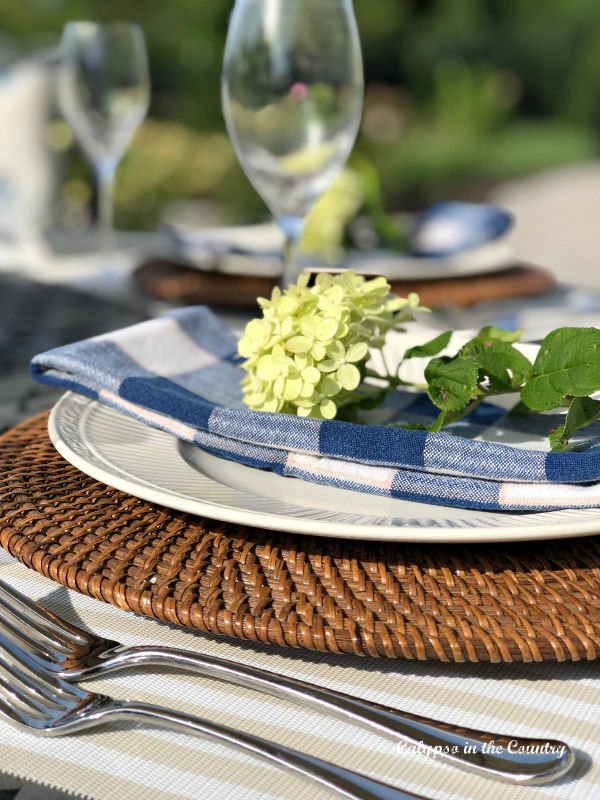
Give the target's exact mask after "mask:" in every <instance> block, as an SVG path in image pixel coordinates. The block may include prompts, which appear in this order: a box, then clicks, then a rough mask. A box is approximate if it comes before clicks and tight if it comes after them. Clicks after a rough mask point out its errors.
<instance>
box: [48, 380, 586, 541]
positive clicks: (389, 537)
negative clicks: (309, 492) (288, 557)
mask: <svg viewBox="0 0 600 800" xmlns="http://www.w3.org/2000/svg"><path fill="white" fill-rule="evenodd" d="M73 398H79V399H81V400H82V401H85V403H86V406H85V410H84V413H82V414H81V415H80V417H79V420H78V424H79V425H81V424H82V421H83V420H84V419H85V418H86V416H87V415H88V414H89V413H91V411H92V410H98V409H99V410H100V413H102V412H103V411H106V412H112V413H115V414H118V415H119V416H120V417H121V418H122V419H123V420H124V421H125V422H126V423H127V422H129V423H132V424H133V423H137V424H138V425H142V426H143V423H141V422H139V421H137V420H135V419H133V418H132V417H129V416H127V415H126V414H123V413H122V412H119V411H118V410H117V409H113V408H110V407H108V406H106V405H105V404H103V403H100V402H99V401H98V400H93V399H92V398H89V397H85V396H83V395H80V394H77V393H75V392H72V391H67V392H66V393H65V394H63V395H62V396H61V397H60V398H59V399H58V401H57V402H56V403H55V405H54V406H53V408H52V410H51V412H50V415H49V417H48V435H49V437H50V440H51V442H52V444H53V445H54V447H55V448H56V450H57V451H58V452H59V453H60V455H61V456H62V457H63V458H64V459H65V460H66V461H68V462H69V463H70V464H72V465H73V466H74V467H76V468H77V469H78V470H80V471H81V472H83V473H84V474H86V475H88V476H90V477H92V478H94V480H98V481H101V482H102V483H105V484H107V485H108V486H111V487H112V488H114V489H117V490H119V491H123V492H125V493H127V494H130V495H133V496H134V497H138V498H140V499H142V500H146V501H147V502H150V503H156V504H158V505H162V506H165V507H167V508H171V509H174V510H176V511H183V512H184V513H189V514H193V515H195V516H206V517H209V518H211V519H215V520H217V521H220V522H229V523H234V524H240V525H245V526H250V527H258V528H265V529H267V530H273V531H278V532H283V533H294V534H302V535H307V536H320V537H323V538H333V539H363V540H369V541H382V542H384V541H387V542H397V543H419V544H458V543H460V544H485V543H489V544H497V543H502V542H518V541H540V540H549V539H570V538H577V537H581V536H589V535H594V534H596V535H598V534H600V522H599V521H598V520H597V519H585V520H580V521H579V522H577V521H569V522H567V523H565V521H564V520H562V521H558V520H557V522H556V523H554V524H548V523H545V524H543V525H540V526H536V525H528V526H519V525H515V526H511V527H506V528H494V527H488V526H480V525H479V526H476V525H472V526H471V525H469V526H468V527H464V528H461V527H456V526H452V527H448V528H441V527H437V526H429V527H427V526H419V527H417V526H408V525H407V526H395V525H387V526H386V525H375V524H367V523H351V522H348V521H344V522H334V521H331V520H328V519H324V520H321V519H314V518H313V519H311V518H310V517H300V516H298V517H295V516H290V515H285V514H274V513H271V512H262V511H255V510H252V509H246V510H245V509H238V508H235V507H231V506H225V505H220V504H218V503H215V502H212V501H210V500H202V499H198V498H195V497H190V496H188V495H185V494H180V493H177V492H174V491H173V490H171V489H168V488H165V487H161V486H158V485H156V484H152V483H150V482H148V481H146V480H145V479H144V478H142V477H136V476H131V475H129V476H128V477H126V473H125V472H124V471H123V470H121V469H120V468H119V466H118V465H117V464H109V466H110V467H112V468H113V469H115V470H117V471H118V472H119V473H121V474H115V473H114V472H110V471H109V470H106V469H104V468H103V467H102V466H100V465H98V464H96V463H93V462H90V461H87V460H86V459H85V458H83V457H82V456H80V455H79V454H78V453H77V452H75V451H74V450H73V448H72V447H71V445H70V444H69V441H68V437H67V438H66V437H65V436H64V435H63V433H62V432H61V431H60V430H59V426H58V424H57V423H58V420H59V419H60V414H61V413H62V412H63V409H64V406H65V405H68V404H69V403H70V402H71V401H72V400H73ZM152 430H153V431H155V432H156V433H158V434H162V435H163V436H164V437H165V441H170V442H171V445H172V447H171V449H170V454H171V455H173V454H174V455H175V456H176V457H177V459H178V460H180V462H182V463H183V464H185V466H186V468H187V469H189V470H190V471H194V472H195V474H198V473H197V472H196V470H194V468H193V467H192V466H191V465H190V464H188V463H187V462H186V461H185V459H183V457H182V456H181V455H180V454H179V452H178V448H177V442H178V440H177V438H176V437H175V436H173V435H172V434H169V433H167V432H166V431H161V430H159V429H152ZM165 452H169V451H168V450H165ZM99 457H100V456H99ZM100 458H101V459H102V461H106V459H104V458H103V457H100ZM132 478H134V480H132ZM205 478H206V479H207V480H211V481H213V482H214V483H217V481H214V479H212V478H210V477H209V476H205ZM296 480H300V479H298V478H296ZM219 485H221V484H219ZM228 488H230V487H228ZM232 491H234V492H237V491H238V490H235V489H232ZM423 507H424V509H426V508H428V507H432V506H430V505H429V504H427V503H423ZM435 507H436V508H439V506H435ZM569 510H571V511H574V512H577V511H580V510H581V511H584V510H585V511H589V510H590V509H569ZM482 513H485V512H482ZM494 513H499V512H494ZM539 513H540V514H560V513H561V512H560V511H555V512H552V511H551V512H539ZM565 525H566V526H568V527H567V531H566V532H565V530H564V526H565ZM540 528H541V529H542V530H540ZM554 528H556V530H554Z"/></svg>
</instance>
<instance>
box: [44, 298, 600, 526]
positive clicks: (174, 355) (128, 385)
mask: <svg viewBox="0 0 600 800" xmlns="http://www.w3.org/2000/svg"><path fill="white" fill-rule="evenodd" d="M235 354H236V339H235V337H234V335H233V334H232V332H231V331H230V330H229V329H228V328H227V327H226V326H225V324H224V323H222V322H221V321H220V320H218V319H217V317H215V316H214V315H213V314H212V313H211V312H210V311H209V310H208V309H207V308H204V307H196V308H186V309H181V310H178V311H174V312H171V313H168V314H166V315H164V316H162V317H159V318H158V319H155V320H151V321H148V322H143V323H140V324H138V325H133V326H131V327H129V328H125V329H124V330H120V331H116V332H114V333H109V334H105V335H102V336H98V337H95V338H93V339H88V340H85V341H82V342H77V343H75V344H71V345H67V346H65V347H60V348H57V349H55V350H51V351H49V352H47V353H43V354H41V355H39V356H36V357H35V358H34V359H33V361H32V363H31V371H32V374H33V376H34V377H35V378H36V379H37V380H39V381H41V382H43V383H48V384H52V385H55V386H62V387H64V388H65V389H71V390H74V391H76V392H81V393H82V394H85V395H87V396H88V397H92V398H94V399H97V400H99V401H100V402H101V403H104V404H106V405H108V406H111V407H112V408H115V409H118V410H119V411H122V412H123V413H125V414H129V415H130V416H132V417H135V418H136V419H138V420H141V421H142V422H145V423H147V424H149V425H153V426H155V427H157V428H161V429H162V430H165V431H168V432H170V433H172V434H173V435H174V436H176V437H178V438H180V439H182V440H184V441H187V442H191V443H193V444H195V445H197V446H198V447H201V448H203V449H205V450H209V451H210V452H212V453H215V454H217V455H219V456H224V457H225V458H229V459H232V460H234V461H238V462H241V463H243V464H247V465H250V466H253V467H260V468H263V469H269V470H272V471H274V472H277V473H279V474H281V475H286V476H292V477H297V478H302V479H305V480H311V481H315V482H317V483H325V484H330V485H334V486H338V487H341V488H345V489H355V490H360V491H365V492H371V493H374V494H380V495H386V496H389V497H398V498H403V499H407V500H413V501H422V502H427V503H435V504H439V505H448V506H458V507H462V508H474V509H490V510H509V509H511V510H514V509H520V510H550V509H557V508H577V507H581V508H583V507H595V506H600V482H599V483H596V481H600V435H599V434H600V431H599V430H598V426H596V427H594V426H590V428H589V429H587V433H588V434H591V436H592V444H591V445H589V446H587V447H586V448H585V449H581V451H580V452H571V453H550V452H545V451H543V450H542V449H535V448H533V447H523V446H518V445H519V437H521V444H522V442H524V441H527V439H531V429H532V426H534V425H540V424H543V425H544V426H545V430H547V428H548V427H550V424H549V422H548V421H547V420H544V419H542V418H541V417H540V415H532V417H531V418H529V417H528V418H527V419H526V421H525V422H523V420H521V421H519V419H518V418H515V419H511V418H509V417H506V416H505V415H504V412H502V411H501V410H500V409H498V408H495V407H491V406H485V405H482V406H480V407H479V408H478V409H477V410H476V413H473V414H472V415H471V416H470V417H469V418H468V419H466V420H463V421H461V422H460V423H458V424H457V425H456V426H455V427H454V431H455V433H454V434H451V433H427V432H425V431H420V430H406V429H402V428H390V427H385V426H383V425H357V424H352V423H347V422H340V421H336V420H331V421H322V420H316V419H309V418H304V419H303V418H300V417H294V416H291V415H287V414H270V413H264V412H257V411H249V410H248V409H246V408H245V407H244V405H243V403H242V401H241V392H240V387H239V382H240V379H241V377H242V375H243V372H242V370H241V368H240V367H239V366H238V361H237V359H236V355H235ZM395 399H396V400H397V402H398V404H399V406H401V408H399V411H398V413H399V416H400V417H401V418H404V419H407V420H409V421H415V419H419V418H421V419H422V418H424V417H425V418H426V417H427V416H428V415H430V416H431V415H433V414H434V413H435V410H434V409H433V407H432V406H431V405H430V404H429V401H428V400H427V398H425V397H424V396H419V395H408V396H401V395H398V397H397V398H395ZM534 416H535V418H534ZM486 437H487V440H486ZM492 440H495V441H492ZM498 440H504V441H507V440H508V441H511V442H516V445H515V444H513V445H510V446H509V445H507V444H502V443H498ZM594 441H595V443H594ZM539 442H540V445H539V446H540V447H543V442H544V439H543V437H542V436H541V435H540V437H539Z"/></svg>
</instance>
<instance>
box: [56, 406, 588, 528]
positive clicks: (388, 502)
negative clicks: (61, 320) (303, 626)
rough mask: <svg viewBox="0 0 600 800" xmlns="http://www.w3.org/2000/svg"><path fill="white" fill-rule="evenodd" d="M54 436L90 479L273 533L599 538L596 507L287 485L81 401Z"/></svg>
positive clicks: (60, 414)
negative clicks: (524, 507)
mask: <svg viewBox="0 0 600 800" xmlns="http://www.w3.org/2000/svg"><path fill="white" fill-rule="evenodd" d="M48 429H49V433H50V438H51V440H52V442H53V443H54V446H55V447H56V449H57V450H58V451H59V453H60V454H61V455H62V456H63V457H64V458H66V459H67V461H69V462H70V463H71V464H73V465H74V466H75V467H77V468H78V469H80V470H81V471H82V472H85V473H86V474H87V475H90V476H92V477H93V478H95V479H96V480H100V481H102V482H103V483H106V484H108V485H109V486H113V487H114V488H116V489H120V490H121V491H124V492H127V493H129V494H132V495H135V496H136V497H141V498H142V499H144V500H148V501H150V502H152V503H158V504H160V505H163V506H166V507H168V508H174V509H177V510H179V511H186V512H189V513H192V514H198V515H201V516H208V517H211V518H213V519H218V520H223V521H226V522H233V523H241V524H244V525H253V526H256V527H260V528H268V529H273V530H278V531H289V532H293V533H304V534H316V535H320V536H332V537H339V538H351V539H364V540H368V539H370V540H387V541H396V542H431V543H434V542H463V543H464V542H508V541H524V540H529V539H560V538H566V537H571V536H583V535H586V534H593V533H598V532H600V520H599V517H600V515H599V512H598V510H597V509H572V510H567V511H548V512H521V513H510V512H500V513H499V512H486V511H470V510H463V509H458V508H449V507H446V506H435V505H429V504H427V503H412V502H408V501H404V500H395V499H392V498H383V497H378V496H376V495H370V494H367V493H363V492H353V491H349V490H346V489H336V488H332V487H325V486H319V485H317V484H313V483H310V482H308V481H303V480H300V479H299V478H285V477H282V476H278V475H275V474H272V473H269V472H265V471H263V470H257V469H253V468H251V467H245V466H242V465H239V464H236V463H234V462H231V461H227V460H224V459H221V458H217V457H216V456H213V455H210V454H208V453H204V452H202V451H200V450H197V449H196V448H192V447H191V446H187V445H184V444H182V443H181V442H179V441H178V440H177V439H175V438H174V437H173V436H172V435H171V434H168V433H164V432H163V431H159V430H156V429H155V428H150V427H149V426H147V425H144V424H142V423H140V422H137V421H136V420H134V419H131V418H130V417H127V416H125V415H123V414H121V413H120V412H117V411H114V410H113V409H110V408H107V407H106V406H103V405H101V404H100V403H98V402H96V401H94V400H90V399H88V398H85V397H83V396H81V395H77V394H73V393H70V392H69V393H67V394H65V395H64V396H63V397H62V398H61V399H60V400H59V401H58V403H57V404H56V406H55V407H54V408H53V410H52V413H51V415H50V420H49V424H48Z"/></svg>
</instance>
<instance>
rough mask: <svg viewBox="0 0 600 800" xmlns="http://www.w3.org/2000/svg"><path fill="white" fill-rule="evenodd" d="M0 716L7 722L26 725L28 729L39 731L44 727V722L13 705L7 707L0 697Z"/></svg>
mask: <svg viewBox="0 0 600 800" xmlns="http://www.w3.org/2000/svg"><path fill="white" fill-rule="evenodd" d="M0 714H4V716H5V717H7V718H8V719H9V720H12V721H13V722H17V723H19V725H26V726H27V727H28V728H37V729H40V728H43V727H44V720H42V719H40V718H39V717H34V716H32V715H31V714H27V713H25V712H24V711H22V710H21V709H20V708H18V707H16V706H14V705H9V704H8V703H6V702H5V701H4V700H3V699H2V697H1V696H0Z"/></svg>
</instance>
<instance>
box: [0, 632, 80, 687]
mask: <svg viewBox="0 0 600 800" xmlns="http://www.w3.org/2000/svg"><path fill="white" fill-rule="evenodd" d="M1 651H4V653H5V654H6V655H8V656H9V659H10V664H11V666H12V667H13V669H14V670H15V671H16V673H17V675H16V677H17V678H18V679H19V680H20V681H21V683H23V684H25V685H26V686H30V687H31V686H33V687H36V688H37V689H39V692H40V694H41V695H42V696H45V697H46V698H47V699H49V700H51V701H52V702H57V701H58V700H59V698H64V699H65V700H71V701H72V700H74V699H80V698H82V697H87V696H88V694H89V692H87V691H85V689H80V688H79V687H78V686H74V685H73V684H70V683H67V682H66V681H64V680H62V679H61V678H59V677H58V676H57V675H53V674H51V673H49V672H48V671H47V669H46V664H45V662H43V661H42V660H40V659H39V658H37V657H36V656H35V655H33V654H32V653H29V652H27V651H26V650H23V649H22V648H21V647H19V646H18V645H17V644H15V643H14V642H13V641H12V640H11V639H9V638H8V637H7V636H5V635H4V634H3V633H1V632H0V652H1ZM0 664H1V665H2V666H3V667H4V669H7V664H6V660H5V659H2V660H1V661H0ZM20 667H24V668H25V670H26V671H27V674H23V672H22V670H21V669H20ZM7 671H8V670H7Z"/></svg>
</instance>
